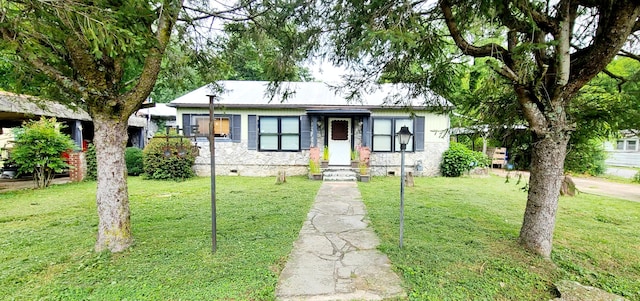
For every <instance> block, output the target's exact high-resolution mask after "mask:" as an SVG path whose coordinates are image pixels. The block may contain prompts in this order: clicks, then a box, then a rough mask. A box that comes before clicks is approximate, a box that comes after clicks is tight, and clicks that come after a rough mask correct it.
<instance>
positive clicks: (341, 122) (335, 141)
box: [328, 118, 351, 165]
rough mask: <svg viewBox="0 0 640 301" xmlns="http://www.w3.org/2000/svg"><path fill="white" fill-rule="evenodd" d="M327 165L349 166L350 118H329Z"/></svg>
mask: <svg viewBox="0 0 640 301" xmlns="http://www.w3.org/2000/svg"><path fill="white" fill-rule="evenodd" d="M328 123H329V128H328V129H329V133H328V136H329V165H349V164H351V118H329V119H328Z"/></svg>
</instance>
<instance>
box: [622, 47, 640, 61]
mask: <svg viewBox="0 0 640 301" xmlns="http://www.w3.org/2000/svg"><path fill="white" fill-rule="evenodd" d="M618 55H619V56H624V57H628V58H630V59H634V60H636V61H639V62H640V55H637V54H634V53H631V52H629V51H626V50H624V49H620V52H619V53H618Z"/></svg>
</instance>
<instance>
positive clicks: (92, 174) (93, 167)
mask: <svg viewBox="0 0 640 301" xmlns="http://www.w3.org/2000/svg"><path fill="white" fill-rule="evenodd" d="M85 156H86V159H87V177H86V179H87V180H92V181H95V180H96V179H98V159H96V146H95V145H94V144H93V143H91V144H89V147H88V148H87V153H86V154H85Z"/></svg>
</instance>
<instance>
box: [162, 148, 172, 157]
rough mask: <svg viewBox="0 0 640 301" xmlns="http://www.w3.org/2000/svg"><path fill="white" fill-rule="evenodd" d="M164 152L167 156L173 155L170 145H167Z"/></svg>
mask: <svg viewBox="0 0 640 301" xmlns="http://www.w3.org/2000/svg"><path fill="white" fill-rule="evenodd" d="M162 154H163V155H164V156H165V157H167V158H169V157H171V148H170V147H168V146H167V147H165V148H164V150H163V151H162Z"/></svg>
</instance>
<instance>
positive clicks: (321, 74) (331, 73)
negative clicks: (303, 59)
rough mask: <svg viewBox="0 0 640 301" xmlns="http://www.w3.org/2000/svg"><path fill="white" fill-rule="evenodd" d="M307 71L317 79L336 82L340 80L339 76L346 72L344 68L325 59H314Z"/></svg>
mask: <svg viewBox="0 0 640 301" xmlns="http://www.w3.org/2000/svg"><path fill="white" fill-rule="evenodd" d="M309 71H311V74H312V75H313V77H314V78H315V79H316V80H317V81H322V82H326V83H338V82H340V81H341V78H340V76H341V75H343V74H346V73H347V71H346V70H345V69H344V68H341V67H336V66H333V64H331V63H330V62H327V61H318V60H316V61H314V62H313V63H312V64H310V65H309Z"/></svg>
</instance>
